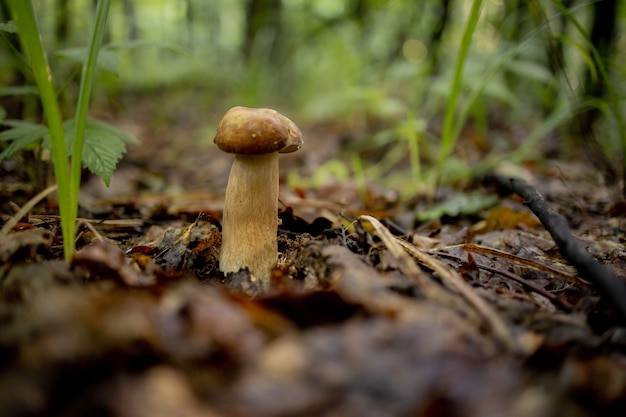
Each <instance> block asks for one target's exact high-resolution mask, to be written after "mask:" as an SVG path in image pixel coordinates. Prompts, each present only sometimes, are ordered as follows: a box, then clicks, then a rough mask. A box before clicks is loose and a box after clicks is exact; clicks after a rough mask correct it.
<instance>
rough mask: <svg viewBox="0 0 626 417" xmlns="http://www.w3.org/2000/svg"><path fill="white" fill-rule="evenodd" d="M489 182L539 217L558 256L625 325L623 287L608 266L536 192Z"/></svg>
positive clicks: (515, 182) (517, 183)
mask: <svg viewBox="0 0 626 417" xmlns="http://www.w3.org/2000/svg"><path fill="white" fill-rule="evenodd" d="M491 179H492V181H495V182H496V183H497V184H499V185H501V186H503V187H505V188H507V189H509V190H511V191H512V192H514V193H516V194H519V195H520V196H521V197H523V198H524V204H525V205H526V206H528V208H530V210H532V212H533V213H534V214H535V216H537V218H539V220H540V221H541V223H542V224H543V226H544V227H545V228H546V230H547V231H548V233H550V235H551V236H552V239H554V242H555V243H556V244H557V246H558V247H559V251H560V252H561V255H562V256H563V257H564V258H565V259H567V260H568V261H569V263H571V264H572V265H573V266H574V267H575V268H576V270H577V271H578V274H579V275H580V276H581V278H583V279H586V280H587V281H589V282H591V283H592V284H594V285H595V286H596V287H597V288H598V290H599V291H600V293H601V294H602V296H603V297H605V298H606V299H608V300H609V301H610V303H611V304H612V306H613V309H614V310H615V313H616V314H617V315H618V317H619V320H620V322H621V323H622V324H626V284H625V283H624V282H623V281H622V280H621V279H620V278H619V277H618V276H617V275H616V274H615V272H614V271H613V270H612V269H611V268H610V267H609V266H607V265H604V264H602V263H600V262H599V261H598V260H597V259H596V258H594V257H593V255H591V254H590V253H589V252H587V251H586V250H585V248H584V247H583V245H582V244H581V243H580V242H579V241H578V240H577V239H576V237H575V236H574V235H573V234H572V232H571V231H570V229H569V225H568V224H567V221H566V220H565V219H564V218H563V216H561V215H560V214H558V213H557V212H556V211H555V210H554V209H553V208H552V207H551V206H550V205H549V204H548V203H547V202H546V201H545V200H544V198H543V196H542V195H541V194H540V193H539V192H538V191H537V189H536V188H535V187H533V186H531V185H528V184H526V182H524V181H522V180H520V179H517V178H504V177H498V176H493V177H491Z"/></svg>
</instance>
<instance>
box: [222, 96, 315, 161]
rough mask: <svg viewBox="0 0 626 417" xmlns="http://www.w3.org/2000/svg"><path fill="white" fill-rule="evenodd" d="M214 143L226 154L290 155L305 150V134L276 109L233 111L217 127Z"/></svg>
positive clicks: (233, 109)
mask: <svg viewBox="0 0 626 417" xmlns="http://www.w3.org/2000/svg"><path fill="white" fill-rule="evenodd" d="M213 142H214V143H215V144H216V145H217V146H218V147H219V148H220V149H221V150H222V151H224V152H229V153H235V154H240V155H261V154H266V153H272V152H280V153H288V152H294V151H297V150H298V149H300V148H301V147H302V143H303V141H302V132H301V131H300V129H299V128H298V126H296V124H295V123H294V122H292V121H291V120H289V119H288V118H286V117H285V116H283V115H282V114H280V113H278V112H277V111H276V110H272V109H255V108H250V107H241V106H237V107H233V108H232V109H230V110H228V111H227V112H226V114H224V117H222V120H221V121H220V124H219V125H218V127H217V133H216V134H215V138H214V139H213Z"/></svg>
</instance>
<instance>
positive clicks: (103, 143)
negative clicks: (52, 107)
mask: <svg viewBox="0 0 626 417" xmlns="http://www.w3.org/2000/svg"><path fill="white" fill-rule="evenodd" d="M74 125H75V122H74V120H73V119H72V120H68V121H67V122H66V123H65V129H66V134H67V141H68V145H69V146H70V147H71V146H73V144H74V131H75V126H74ZM127 143H134V144H138V143H139V141H138V140H137V139H135V138H134V137H132V136H130V135H129V134H127V133H125V132H122V131H121V130H119V129H117V128H115V127H113V126H111V125H109V124H107V123H104V122H100V121H97V120H93V119H88V120H87V125H86V128H85V144H84V148H83V155H82V162H83V166H84V167H85V168H87V169H88V170H89V171H91V172H92V173H94V174H96V175H97V176H99V177H100V178H102V180H103V181H104V183H105V184H106V185H107V187H108V186H109V184H110V182H111V175H113V171H114V170H115V167H116V166H117V163H118V162H119V160H120V159H121V158H122V156H123V155H124V153H125V152H126V144H127ZM68 151H69V150H68ZM69 152H70V154H71V151H69Z"/></svg>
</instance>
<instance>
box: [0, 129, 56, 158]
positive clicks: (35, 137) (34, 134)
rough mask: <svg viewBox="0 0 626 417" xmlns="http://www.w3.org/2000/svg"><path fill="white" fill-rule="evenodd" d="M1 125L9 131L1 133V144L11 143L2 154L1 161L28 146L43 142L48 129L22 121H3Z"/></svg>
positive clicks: (0, 154) (0, 155)
mask: <svg viewBox="0 0 626 417" xmlns="http://www.w3.org/2000/svg"><path fill="white" fill-rule="evenodd" d="M0 124H1V125H3V126H8V127H9V129H7V130H5V131H3V132H0V142H6V141H11V143H10V144H9V146H8V147H7V148H6V149H5V150H4V151H2V153H0V161H2V160H4V159H6V158H10V157H11V156H13V154H15V152H17V151H19V150H20V149H24V148H25V147H27V146H28V145H30V144H32V143H34V142H37V141H40V140H42V138H43V137H44V136H45V135H46V134H47V133H48V129H47V128H46V127H45V126H43V125H40V124H37V123H31V122H25V121H22V120H2V121H0Z"/></svg>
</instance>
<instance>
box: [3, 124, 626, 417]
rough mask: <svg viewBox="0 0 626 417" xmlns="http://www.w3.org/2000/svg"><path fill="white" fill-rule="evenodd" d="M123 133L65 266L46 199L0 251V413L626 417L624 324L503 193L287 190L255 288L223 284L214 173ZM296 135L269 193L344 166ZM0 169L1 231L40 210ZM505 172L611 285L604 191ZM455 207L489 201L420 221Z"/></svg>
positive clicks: (188, 146)
mask: <svg viewBox="0 0 626 417" xmlns="http://www.w3.org/2000/svg"><path fill="white" fill-rule="evenodd" d="M131 119H132V118H131V117H130V116H129V117H128V119H125V118H121V119H120V120H118V122H117V124H119V125H120V127H122V128H123V129H125V130H127V131H130V132H131V133H134V134H135V135H137V136H138V137H139V138H141V139H142V141H143V145H142V146H141V147H135V148H130V149H129V153H128V155H127V156H126V157H125V159H124V160H123V162H122V164H121V165H120V167H119V169H118V170H117V171H116V173H115V176H114V178H113V182H112V184H113V185H112V187H111V188H109V189H106V188H104V187H103V186H102V185H101V183H100V182H99V180H97V179H95V178H90V177H87V175H86V180H85V182H84V186H83V189H82V193H81V212H80V217H81V220H80V223H79V234H78V237H77V248H78V252H77V253H76V255H75V257H74V259H73V261H72V262H71V264H67V263H65V262H63V261H62V260H61V259H62V256H61V255H62V253H61V250H62V245H61V240H60V239H61V236H60V228H59V222H58V217H56V216H55V214H56V209H55V205H54V200H53V199H50V200H49V201H48V202H47V203H46V204H42V205H39V206H38V207H37V208H36V209H35V210H33V211H32V212H31V213H30V214H29V215H28V216H27V217H26V218H24V219H21V222H20V223H18V225H17V226H16V227H15V228H14V229H13V231H12V232H11V233H9V234H8V235H7V236H4V237H2V239H1V240H0V260H1V263H2V266H1V267H0V369H1V370H2V371H1V372H0V416H87V415H89V416H94V415H97V416H151V417H158V416H163V417H165V416H190V417H193V416H237V417H238V416H241V417H248V416H255V417H270V416H272V417H273V416H355V417H357V416H358V417H363V416H366V417H367V416H372V417H373V416H376V417H378V416H520V417H522V416H523V417H527V416H562V415H567V416H610V415H625V414H624V413H625V412H626V327H624V325H625V324H626V323H625V322H624V321H623V319H624V317H621V316H620V314H619V309H616V308H615V305H614V304H612V303H611V301H610V298H607V297H606V294H605V293H604V292H602V291H601V289H599V288H597V286H596V285H595V283H594V282H593V280H589V279H588V278H585V277H583V276H580V274H579V272H578V271H577V270H576V269H575V268H573V267H572V262H571V261H570V260H568V259H566V258H565V257H564V256H563V254H562V253H561V251H560V250H559V248H558V247H557V245H556V244H555V242H554V240H553V239H552V237H551V236H550V234H549V233H548V232H547V231H546V228H545V226H544V225H543V224H542V223H541V222H540V221H539V220H538V219H537V218H536V217H535V216H534V215H533V214H532V213H531V211H530V210H529V209H528V207H526V206H525V205H524V201H523V200H522V199H521V198H520V197H519V196H517V195H515V194H512V193H510V192H506V190H502V189H501V188H498V187H497V186H496V185H495V184H494V183H492V182H489V181H476V182H472V183H465V184H457V185H456V186H455V187H446V188H441V189H440V190H438V192H437V194H436V195H435V196H430V197H417V196H416V197H415V198H413V199H410V200H409V201H407V200H406V199H404V200H403V199H400V198H398V197H397V192H395V190H389V189H384V188H382V187H381V186H373V185H372V186H370V187H369V188H368V194H367V196H366V198H365V199H364V198H363V195H362V194H360V193H359V192H358V187H356V186H355V184H354V183H352V182H350V181H340V180H334V181H332V180H331V181H328V182H326V183H325V184H323V185H321V186H318V187H316V188H310V189H309V188H306V189H305V188H295V189H294V188H290V187H286V186H283V187H282V190H281V203H282V205H281V210H280V213H279V217H280V219H281V225H280V227H279V248H278V249H279V253H280V255H279V264H278V265H277V267H276V268H275V270H274V271H273V277H272V280H273V281H272V283H271V286H270V287H269V288H266V287H263V286H261V285H259V284H258V283H257V282H256V281H254V280H253V279H252V277H251V276H250V274H249V273H248V272H247V270H242V271H240V272H239V273H236V274H232V275H230V276H228V277H224V276H223V275H222V274H221V273H220V272H219V270H218V253H219V244H220V236H221V235H220V228H221V225H220V215H221V212H222V210H223V206H222V202H223V191H224V188H225V184H226V180H227V174H228V168H229V164H230V157H229V156H227V155H223V154H221V153H220V152H219V151H217V150H216V149H215V148H213V147H212V146H211V144H210V140H208V141H206V143H197V142H193V141H192V140H191V139H190V138H189V137H188V135H187V134H188V131H187V130H185V129H181V130H180V131H175V130H174V131H171V130H166V131H159V130H155V129H150V130H148V129H147V128H142V127H138V126H137V125H135V124H133V123H132V122H131V121H130V120H131ZM303 130H304V132H305V136H306V137H315V138H316V139H317V141H313V140H309V141H307V142H306V143H305V148H304V149H303V150H302V151H301V152H300V153H299V154H298V153H296V154H292V155H286V156H285V158H283V159H282V161H281V163H282V166H281V172H282V175H283V177H282V180H281V182H282V183H283V184H284V182H285V178H286V176H287V173H288V172H289V171H291V170H296V171H297V172H299V173H301V175H303V176H307V175H311V174H312V173H313V172H315V170H316V169H317V167H318V166H319V164H320V162H321V161H324V160H328V159H329V158H332V155H333V153H334V152H335V150H337V149H339V144H340V142H341V141H340V139H339V137H341V136H342V135H340V134H338V133H334V132H333V129H332V128H331V129H329V128H328V127H323V128H321V127H312V128H309V129H303ZM177 132H179V133H177ZM329 132H330V133H329ZM12 167H14V166H13V165H11V163H10V162H7V163H4V164H3V168H2V169H3V170H2V175H3V180H2V182H3V184H4V185H3V187H2V197H1V198H2V200H3V201H5V203H4V204H3V215H4V217H3V219H4V220H5V221H6V220H7V219H8V217H9V215H10V211H9V210H10V209H11V207H13V206H11V205H9V204H8V202H9V201H12V202H14V203H15V205H17V206H21V205H23V204H24V203H25V201H26V200H27V199H28V197H29V196H32V195H33V194H34V191H33V190H32V184H30V183H28V181H26V180H25V179H24V178H25V177H24V176H21V174H20V172H19V170H18V169H17V168H12ZM516 170H517V171H516V172H517V173H523V174H524V175H525V176H526V178H527V179H528V180H529V182H530V183H531V184H534V185H535V186H536V188H537V190H538V191H539V192H540V193H541V194H542V195H543V196H544V197H545V199H546V200H547V202H548V203H549V204H550V205H551V207H552V209H553V210H554V211H555V212H557V213H559V214H560V215H562V216H563V217H564V218H565V219H566V220H567V222H568V224H569V227H570V229H571V230H572V232H573V233H574V234H575V236H576V244H580V245H583V247H584V248H585V249H586V251H587V252H589V253H590V254H592V255H593V257H594V258H595V259H596V260H597V261H599V262H600V263H603V264H605V265H608V266H610V268H611V269H612V271H614V273H615V274H616V275H617V276H618V277H620V278H618V280H619V285H624V282H623V280H622V278H623V277H626V250H625V249H624V238H625V234H624V224H623V220H622V217H621V215H622V214H623V213H622V210H621V209H620V207H621V205H620V204H619V199H618V198H616V197H615V195H616V194H617V190H616V189H615V187H614V186H607V185H604V182H603V180H602V178H600V176H599V174H598V172H597V170H596V169H595V168H594V167H593V166H591V165H590V164H588V163H585V162H571V161H569V162H565V161H559V160H546V161H544V162H543V163H542V165H526V166H523V167H517V168H516ZM459 193H460V194H461V195H466V196H467V195H474V196H479V198H481V197H485V198H486V197H488V196H490V197H496V198H495V200H494V201H493V203H492V204H490V205H488V206H486V207H484V208H480V209H476V210H475V211H473V212H471V213H465V212H460V213H454V212H450V211H446V212H444V213H443V215H442V216H439V218H438V219H435V220H430V221H416V220H415V219H416V218H417V214H418V213H419V212H420V211H422V210H425V209H427V208H429V207H430V208H432V207H434V206H436V205H437V204H438V203H442V202H445V201H448V200H449V199H450V198H451V196H453V195H457V194H459ZM242 238H243V239H244V240H243V241H242V244H245V237H242ZM624 302H626V300H624Z"/></svg>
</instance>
